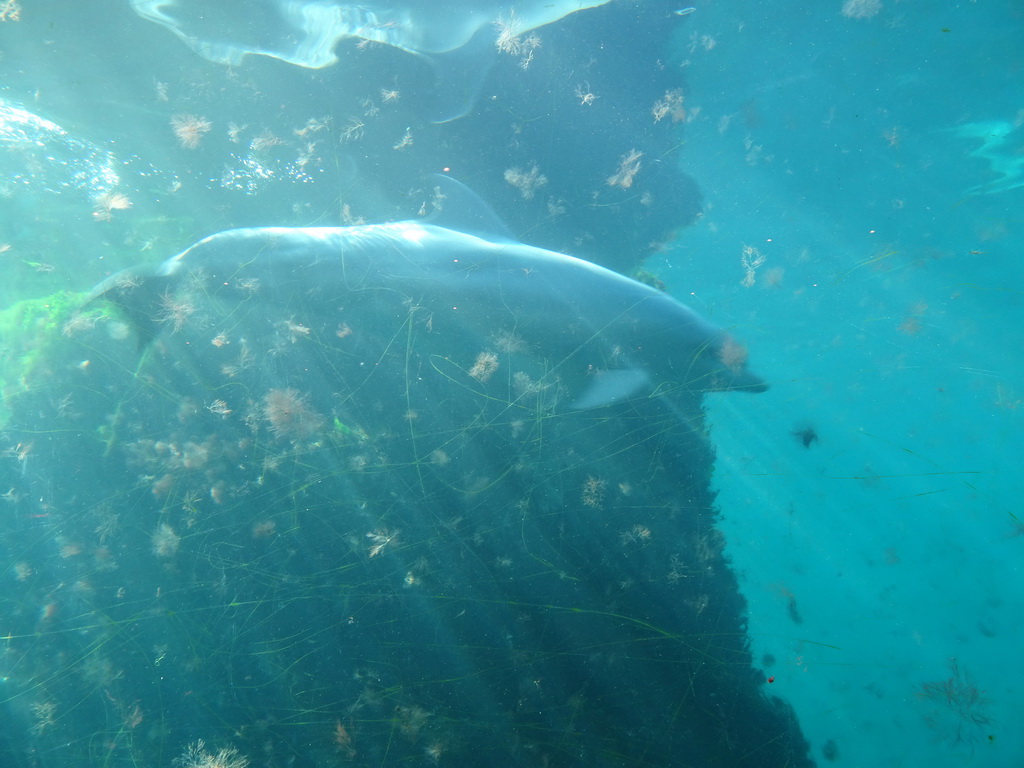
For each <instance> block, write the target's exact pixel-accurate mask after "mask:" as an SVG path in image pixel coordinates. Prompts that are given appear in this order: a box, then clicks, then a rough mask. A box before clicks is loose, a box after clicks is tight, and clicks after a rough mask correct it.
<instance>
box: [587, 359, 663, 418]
mask: <svg viewBox="0 0 1024 768" xmlns="http://www.w3.org/2000/svg"><path fill="white" fill-rule="evenodd" d="M650 386H651V377H650V375H649V374H648V373H647V371H645V370H643V369H641V368H623V369H618V370H613V371H602V372H600V373H597V374H595V375H594V376H593V377H592V379H591V381H590V384H589V385H588V386H587V390H586V392H584V393H583V394H582V395H581V396H580V397H578V398H577V399H576V400H575V401H574V402H573V403H572V405H570V406H569V407H570V408H571V409H572V410H574V411H585V410H587V409H588V408H600V407H601V406H603V405H611V404H612V403H621V402H622V401H623V400H628V399H629V398H631V397H633V396H634V395H636V394H637V393H638V392H641V391H643V390H645V389H650Z"/></svg>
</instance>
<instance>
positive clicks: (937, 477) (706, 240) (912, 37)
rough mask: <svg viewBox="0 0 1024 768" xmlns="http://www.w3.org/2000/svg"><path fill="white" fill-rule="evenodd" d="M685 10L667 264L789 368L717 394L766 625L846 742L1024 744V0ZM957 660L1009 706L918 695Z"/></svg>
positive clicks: (756, 615) (814, 706) (849, 760)
mask: <svg viewBox="0 0 1024 768" xmlns="http://www.w3.org/2000/svg"><path fill="white" fill-rule="evenodd" d="M835 5H836V6H837V7H838V5H839V4H838V3H836V4H835ZM705 11H707V12H705ZM691 19H692V23H693V24H694V26H695V31H696V33H697V34H699V35H703V34H708V35H711V36H713V37H715V38H716V40H717V41H718V45H716V46H715V48H713V49H712V50H710V51H701V50H700V49H699V47H698V49H697V50H695V52H694V54H693V65H692V67H693V69H692V81H691V90H690V92H689V100H690V101H691V102H692V103H694V104H699V105H700V106H701V107H703V109H702V117H706V119H705V120H699V121H697V122H696V123H695V124H688V126H687V128H688V131H687V145H686V147H685V149H684V163H685V165H686V167H687V169H688V170H690V171H691V172H692V173H693V174H694V175H695V176H696V177H697V178H698V179H700V180H701V183H702V187H703V189H704V191H705V193H706V195H707V207H706V211H705V216H704V218H703V219H702V221H701V222H700V223H699V224H698V225H696V226H695V227H693V228H691V230H689V231H687V232H686V233H684V234H683V235H682V236H681V237H680V238H679V240H678V242H677V244H676V246H675V247H674V248H673V250H672V251H671V253H670V254H668V255H667V257H666V262H667V263H666V269H670V270H671V271H668V272H667V274H670V275H678V277H673V278H669V282H670V284H671V285H672V287H673V288H674V289H675V290H676V291H677V292H678V293H679V294H680V295H682V294H684V292H685V293H691V292H692V294H693V297H694V301H700V302H701V306H704V307H706V308H707V311H708V312H710V313H712V316H713V317H714V318H715V319H716V320H717V321H718V322H722V323H727V324H730V325H733V324H734V327H735V328H736V329H737V333H739V334H740V335H741V336H742V337H743V338H747V339H749V340H750V342H751V349H752V361H753V363H754V364H755V365H759V366H761V367H762V368H763V367H764V366H765V365H768V366H770V369H771V371H772V372H773V375H774V376H775V379H774V381H775V382H776V386H775V387H774V388H773V389H772V390H771V391H770V392H769V393H767V394H766V395H764V396H763V397H762V398H758V399H757V400H756V401H748V400H738V399H733V398H721V399H720V400H715V401H714V402H712V404H711V411H712V421H713V425H714V426H713V430H714V435H715V442H716V444H717V446H718V449H719V454H718V466H717V469H716V477H717V483H718V487H719V488H720V489H721V495H720V496H719V500H720V503H721V504H722V507H723V509H724V510H725V517H726V521H725V530H726V536H727V539H728V541H729V550H730V551H731V552H732V553H733V555H734V557H735V561H736V563H737V566H738V567H739V570H740V572H741V574H742V580H743V589H744V592H745V594H746V596H747V597H748V599H749V601H750V611H751V628H752V632H753V634H754V636H755V643H754V644H755V647H756V648H757V649H758V650H759V651H761V652H764V653H770V654H772V655H773V656H774V657H775V659H776V664H777V666H776V667H775V668H774V669H775V673H776V676H777V677H776V683H775V684H776V685H780V684H781V686H784V690H785V691H786V696H787V697H789V698H790V700H791V701H793V702H794V703H795V705H796V707H797V710H798V711H799V713H800V717H801V722H802V724H803V726H804V728H805V729H806V731H807V733H808V734H809V737H810V738H811V739H812V741H813V740H815V739H824V738H826V737H831V738H835V739H836V742H837V744H840V745H841V746H840V753H841V759H840V761H839V763H840V764H844V765H845V764H849V765H862V766H867V765H907V766H909V765H924V764H932V765H965V764H977V765H1000V766H1010V765H1017V764H1019V762H1020V760H1021V755H1022V754H1024V746H1022V743H1021V741H1020V737H1019V734H1017V732H1016V730H1015V729H1014V728H1013V727H1012V726H1009V727H1007V726H1008V724H1009V723H1011V722H1012V721H1013V719H1014V714H1013V713H1015V712H1017V711H1019V709H1020V706H1021V686H1020V679H1021V672H1022V668H1021V662H1020V659H1019V654H1018V653H1017V650H1016V638H1017V637H1018V636H1019V632H1020V625H1021V620H1022V617H1024V611H1022V605H1021V599H1020V590H1019V584H1020V573H1019V558H1020V553H1019V545H1020V542H1021V538H1020V530H1021V529H1020V516H1019V505H1018V503H1017V500H1018V498H1019V496H1020V476H1019V473H1018V472H1017V471H1016V469H1015V464H1016V459H1017V457H1018V456H1019V455H1020V454H1021V445H1020V424H1019V419H1020V407H1021V402H1020V391H1021V390H1020V381H1021V362H1022V361H1021V357H1020V355H1019V353H1018V350H1019V349H1021V344H1022V338H1021V324H1020V318H1021V295H1020V291H1019V289H1018V286H1017V285H1016V279H1015V275H1016V271H1017V268H1016V266H1015V264H1016V259H1017V255H1018V251H1019V243H1020V236H1021V226H1022V218H1021V205H1022V197H1024V176H1022V175H1021V172H1022V165H1021V147H1022V142H1024V128H1022V125H1024V120H1022V113H1021V111H1020V109H1021V107H1020V101H1021V96H1022V89H1021V79H1020V69H1021V64H1022V57H1024V48H1022V46H1021V42H1020V41H1021V39H1022V37H1021V32H1022V29H1021V25H1022V20H1024V19H1022V16H1021V12H1020V8H1019V7H1017V6H1015V5H1013V4H1002V5H995V6H992V5H989V6H983V5H981V4H975V3H961V4H953V3H950V4H939V3H930V4H925V5H923V6H919V7H910V6H907V5H901V4H893V3H884V4H883V8H882V10H881V11H880V12H879V13H878V15H877V16H874V17H872V18H870V19H846V18H843V17H842V16H841V15H840V14H839V13H826V12H821V11H820V10H819V11H815V12H808V11H806V10H801V9H800V7H798V5H797V4H781V5H780V4H773V5H772V6H771V7H770V8H763V9H762V10H761V11H760V12H755V11H750V12H749V13H748V12H744V13H742V14H739V13H733V12H730V11H729V10H728V9H726V7H725V4H716V5H715V6H714V7H713V8H709V9H702V10H701V13H700V14H693V15H692V17H691ZM741 27H742V28H741ZM723 117H731V119H729V121H728V123H727V124H726V123H724V122H723V121H722V118H723ZM745 121H747V122H745ZM751 121H753V122H751ZM748 144H750V145H751V146H750V147H749V148H748V146H747V145H748ZM744 245H750V246H754V247H756V248H758V249H759V250H760V251H761V252H762V253H763V254H765V256H766V259H765V262H764V264H763V265H762V266H761V267H760V269H759V271H758V280H757V282H756V283H755V284H754V285H753V286H751V287H749V288H746V287H743V286H741V285H740V281H741V280H742V278H743V275H744V271H743V268H742V265H741V255H742V248H743V246H744ZM709 253H713V254H715V255H716V257H715V259H714V260H713V262H712V263H709V261H711V260H709V259H707V256H706V255H707V254H709ZM697 264H699V265H700V266H701V268H702V269H701V278H700V279H697V278H696V277H695V276H694V274H692V271H693V267H694V266H696V265H697ZM772 268H776V269H777V270H779V272H778V273H775V274H774V275H773V276H772V278H771V279H767V278H768V277H769V274H770V273H769V272H768V270H770V269H772ZM659 272H661V270H659ZM661 273H662V274H666V272H661ZM705 280H709V282H708V283H706V282H704V281H705ZM807 425H811V426H813V428H814V430H815V431H816V433H817V435H818V438H819V439H818V441H817V442H814V443H812V444H811V445H810V446H809V447H808V448H804V447H803V445H802V444H801V443H800V442H799V441H798V440H797V439H794V438H792V437H790V436H789V433H790V432H791V431H792V430H799V429H804V428H805V427H806V426H807ZM741 564H742V565H741ZM791 595H792V599H793V600H794V601H795V602H796V604H797V605H798V606H799V613H800V616H801V617H802V619H803V623H802V624H799V625H796V624H794V622H793V621H792V617H791V616H790V615H789V613H788V610H787V608H788V604H789V600H790V599H791V598H790V596H791ZM816 643H828V644H830V645H834V646H837V647H835V648H829V647H823V646H820V645H816ZM951 659H956V662H957V664H958V666H959V669H960V670H961V671H962V672H963V674H965V675H968V676H969V677H970V679H971V680H972V681H973V684H974V685H976V686H977V688H978V689H979V690H980V691H981V692H982V695H983V697H984V698H985V699H986V700H987V703H986V704H985V705H984V707H983V709H984V710H985V713H984V717H985V718H988V719H990V720H991V722H990V723H986V724H984V725H982V726H979V727H977V728H973V727H971V728H968V729H967V731H968V732H971V731H973V734H972V735H971V738H965V739H963V740H962V742H961V743H956V741H957V739H956V736H955V732H956V729H957V721H958V716H957V714H956V713H954V712H953V711H952V710H951V708H945V710H944V707H943V706H942V705H941V704H940V706H935V702H934V701H931V700H929V698H928V697H925V696H922V695H921V693H922V688H921V686H922V684H923V683H927V682H931V681H940V680H944V679H949V678H950V677H951V676H952V675H951V673H950V669H949V666H948V665H949V664H950V660H951ZM979 708H982V707H979ZM965 735H968V734H961V736H965ZM964 742H967V743H964Z"/></svg>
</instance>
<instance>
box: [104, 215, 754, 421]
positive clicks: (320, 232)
mask: <svg viewBox="0 0 1024 768" xmlns="http://www.w3.org/2000/svg"><path fill="white" fill-rule="evenodd" d="M474 227H476V228H480V227H484V228H487V227H488V225H487V223H486V222H484V223H481V222H480V221H479V220H478V221H477V222H476V224H475V225H474V223H473V222H471V221H467V225H466V227H464V228H463V230H461V231H460V230H456V229H450V228H447V227H443V226H439V225H437V224H433V223H430V222H427V221H400V222H393V223H386V224H368V225H359V226H347V227H298V228H292V227H256V228H246V229H232V230H228V231H225V232H220V233H217V234H214V235H211V236H209V237H207V238H205V239H203V240H200V241H199V242H197V243H196V244H195V245H193V246H191V247H190V248H188V249H187V250H185V251H183V252H182V253H179V254H178V255H176V256H173V257H171V258H170V259H168V260H166V261H165V262H163V263H162V264H160V265H158V266H156V267H155V268H150V269H148V270H145V269H129V270H126V271H125V272H122V273H118V274H115V275H113V276H111V277H109V278H107V279H106V280H105V281H103V282H102V283H100V284H99V285H97V286H96V288H95V289H94V290H93V291H92V293H91V295H90V297H89V301H93V300H96V299H99V298H106V299H110V300H112V301H114V302H115V303H117V304H120V305H121V306H122V307H124V309H125V310H126V313H127V314H128V315H129V316H130V318H131V319H132V320H133V321H134V324H135V325H136V327H137V328H138V330H139V333H140V339H141V341H142V343H148V341H150V340H151V339H152V338H154V337H155V336H157V335H158V334H160V333H163V332H173V330H172V329H171V328H170V325H171V324H172V322H171V321H172V317H171V315H170V314H169V313H168V311H167V306H166V305H167V302H168V297H171V296H173V295H175V292H179V291H181V290H189V286H191V285H196V284H198V283H197V281H201V290H202V294H203V296H204V298H213V299H216V298H217V297H218V296H223V297H224V298H225V300H230V301H237V297H238V295H239V294H241V293H243V292H244V288H242V287H239V286H242V285H245V284H249V285H251V284H252V283H253V282H254V281H258V284H259V285H260V286H261V288H260V289H259V292H258V293H257V294H255V296H254V297H253V298H255V299H256V300H258V301H263V302H273V303H277V304H279V305H283V304H285V303H287V304H288V306H289V307H290V308H291V309H290V310H289V311H292V312H293V311H294V308H295V307H296V306H298V307H306V308H308V307H311V306H313V302H316V305H315V306H316V307H317V310H316V312H317V313H320V314H323V313H334V312H338V311H340V310H339V308H341V307H344V308H345V310H346V311H348V312H350V313H351V312H352V311H353V308H358V307H359V306H363V307H367V308H368V311H374V312H377V313H378V314H380V313H381V312H391V314H392V316H393V315H394V314H396V313H409V312H412V311H416V312H417V313H419V316H420V317H423V318H429V326H430V328H431V330H432V332H433V334H435V336H434V338H443V337H445V336H446V335H447V337H448V338H452V339H459V338H461V339H468V338H476V339H487V338H489V336H488V334H490V338H493V337H494V335H495V334H503V335H504V337H505V338H506V339H515V340H516V342H515V343H516V345H517V346H518V347H519V348H521V349H526V350H530V351H531V352H533V353H537V354H539V355H541V356H543V357H544V359H546V360H549V361H553V365H554V368H553V371H552V373H554V374H555V375H557V376H558V378H559V380H560V381H563V382H566V383H568V385H569V387H570V396H571V397H572V401H571V405H570V407H571V408H574V409H579V410H582V409H590V408H597V407H601V406H607V405H610V404H612V403H616V402H623V401H626V400H629V399H630V398H635V397H639V396H649V395H652V394H669V393H671V392H673V391H677V392H680V393H689V394H693V393H703V392H709V391H733V390H736V391H744V392H763V391H764V390H765V389H767V385H766V384H765V382H764V381H763V380H762V379H761V378H759V377H758V376H757V375H755V374H754V373H752V372H751V371H750V370H748V368H747V365H746V351H745V349H744V348H743V347H742V346H741V345H740V344H738V343H737V342H736V341H734V340H733V339H732V337H731V336H730V335H729V334H728V333H727V332H725V331H724V330H722V329H721V328H718V327H716V326H715V325H713V324H711V323H710V322H708V321H707V320H705V319H703V318H702V317H700V316H699V315H698V314H697V313H696V312H694V311H693V310H692V309H690V308H689V307H687V306H686V305H684V304H682V303H680V302H679V301H677V300H676V299H674V298H672V297H671V296H670V295H668V294H667V293H665V292H662V291H659V290H656V289H654V288H652V287H650V286H647V285H644V284H642V283H639V282H637V281H636V280H633V279H631V278H629V277H626V276H624V275H621V274H619V273H617V272H612V271H611V270H608V269H605V268H604V267H601V266H598V265H596V264H593V263H590V262H587V261H584V260H582V259H578V258H575V257H572V256H567V255H565V254H562V253H556V252H554V251H548V250H544V249H542V248H536V247H533V246H530V245H526V244H524V243H521V242H517V241H515V240H514V239H511V238H510V237H508V236H506V235H501V234H490V235H488V236H484V235H483V234H482V233H474V232H473V231H466V230H472V229H474ZM247 281H248V283H247ZM230 297H234V298H230ZM303 302H305V304H303ZM356 311H358V310H356ZM305 314H307V315H309V314H314V313H312V312H310V311H305ZM350 316H351V315H350ZM328 324H329V323H328Z"/></svg>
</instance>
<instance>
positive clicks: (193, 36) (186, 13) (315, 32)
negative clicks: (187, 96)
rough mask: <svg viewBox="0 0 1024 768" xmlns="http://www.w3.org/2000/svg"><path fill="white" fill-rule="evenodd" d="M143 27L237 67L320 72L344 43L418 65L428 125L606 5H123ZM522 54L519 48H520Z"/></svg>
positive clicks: (492, 0)
mask: <svg viewBox="0 0 1024 768" xmlns="http://www.w3.org/2000/svg"><path fill="white" fill-rule="evenodd" d="M130 2H131V6H132V8H133V9H134V10H135V12H136V13H137V14H138V15H139V16H141V17H142V18H144V19H147V20H149V21H152V22H154V23H156V24H160V25H161V26H163V27H166V28H167V29H169V30H170V31H171V32H172V33H174V34H175V35H176V36H177V37H178V38H179V39H180V40H182V41H183V42H184V43H185V44H186V45H188V46H189V47H190V48H191V49H192V50H193V51H195V52H196V53H198V54H199V55H200V56H203V57H204V58H206V59H209V60H210V61H214V62H217V63H220V64H226V65H228V66H232V67H236V66H238V65H240V64H241V63H242V61H243V60H244V59H245V58H246V57H247V56H250V55H258V56H267V57H269V58H273V59H278V60H280V61H284V62H287V63H289V64H293V65H296V66H300V67H305V68H309V69H322V68H324V67H328V66H331V65H333V64H335V63H337V61H338V55H337V53H336V52H335V49H336V48H337V47H338V45H339V43H340V42H341V41H343V40H346V39H351V40H358V41H360V42H361V43H378V44H382V45H387V46H391V47H393V48H396V49H399V50H403V51H406V52H408V53H411V54H415V55H417V56H422V57H425V58H426V59H427V60H428V61H429V62H430V63H431V64H432V65H433V67H434V69H435V73H436V75H437V81H438V84H439V85H441V86H442V87H443V88H446V89H450V90H451V91H452V93H451V94H438V95H437V97H436V98H437V99H438V100H439V102H440V104H442V105H443V106H438V105H435V112H436V114H435V115H434V117H433V118H432V120H433V121H434V122H438V123H443V122H447V121H449V120H453V119H455V118H457V117H461V116H463V115H464V114H465V113H466V112H467V111H468V109H469V106H470V102H471V101H472V99H471V98H467V95H468V94H475V92H476V90H477V89H478V88H479V87H480V85H481V83H482V79H483V74H484V73H485V72H486V70H487V68H488V58H489V56H491V55H493V54H494V53H495V52H496V51H498V50H501V51H504V52H506V53H510V54H513V55H517V56H519V55H526V54H528V53H529V52H530V50H532V48H531V46H535V45H537V43H536V42H535V41H532V40H530V39H529V38H528V36H527V33H529V32H530V31H531V30H534V29H536V28H538V27H541V26H544V25H546V24H551V23H552V22H555V21H558V20H559V19H561V18H562V17H564V16H567V15H569V14H571V13H575V12H577V11H580V10H584V9H587V8H595V7H597V6H601V5H604V4H605V3H607V2H609V0H516V1H515V2H510V1H509V0H444V2H437V0H359V2H345V0H217V2H216V3H210V2H206V0H130ZM524 46H525V47H524Z"/></svg>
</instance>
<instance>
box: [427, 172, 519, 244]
mask: <svg viewBox="0 0 1024 768" xmlns="http://www.w3.org/2000/svg"><path fill="white" fill-rule="evenodd" d="M428 180H429V181H430V183H431V184H433V185H434V186H436V187H439V188H440V190H441V194H442V196H443V197H442V202H441V206H440V207H439V208H438V209H437V210H436V211H435V212H434V213H432V214H431V215H430V216H429V217H428V219H427V221H429V222H430V223H431V224H433V225H435V226H438V227H444V228H445V229H451V230H454V231H456V232H464V233H465V234H467V235H474V236H476V237H479V238H483V239H484V240H490V241H491V242H494V243H515V242H519V241H518V238H516V236H515V235H513V234H512V232H511V231H509V228H508V227H507V226H505V222H503V221H502V220H501V218H500V217H499V216H498V214H496V213H495V212H494V209H493V208H491V206H489V205H488V204H487V203H486V202H484V200H483V199H482V198H481V197H480V196H479V195H478V194H476V193H475V192H474V191H473V190H471V189H470V188H469V187H467V186H466V185H465V184H463V183H462V182H461V181H456V180H455V179H453V178H452V177H451V176H445V175H444V174H442V173H432V174H430V176H429V179H428Z"/></svg>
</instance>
